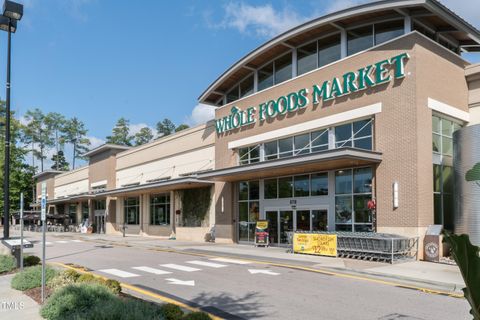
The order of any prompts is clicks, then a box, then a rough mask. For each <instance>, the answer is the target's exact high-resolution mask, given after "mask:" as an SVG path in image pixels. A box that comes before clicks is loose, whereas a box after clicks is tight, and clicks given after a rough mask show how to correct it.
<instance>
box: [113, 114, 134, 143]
mask: <svg viewBox="0 0 480 320" xmlns="http://www.w3.org/2000/svg"><path fill="white" fill-rule="evenodd" d="M129 124H130V122H129V121H128V120H127V119H125V118H123V117H122V118H120V119H118V121H117V123H116V124H115V127H114V128H113V129H112V135H111V136H108V137H107V143H112V144H118V145H122V146H131V145H132V139H133V137H132V136H131V135H130V128H129Z"/></svg>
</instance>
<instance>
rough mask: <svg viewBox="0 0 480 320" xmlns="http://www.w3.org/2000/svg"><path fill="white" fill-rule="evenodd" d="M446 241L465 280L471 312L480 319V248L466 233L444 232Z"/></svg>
mask: <svg viewBox="0 0 480 320" xmlns="http://www.w3.org/2000/svg"><path fill="white" fill-rule="evenodd" d="M443 241H444V242H446V243H448V244H449V245H450V247H451V254H452V257H453V259H454V260H455V262H456V263H457V266H458V268H459V269H460V272H461V274H462V277H463V281H464V282H465V285H466V286H467V287H466V288H463V289H462V290H463V295H464V296H465V299H467V301H468V303H469V304H470V306H471V307H472V309H471V310H470V314H471V315H472V316H473V319H474V320H480V272H478V270H480V257H479V250H480V248H479V247H477V246H474V245H473V244H472V243H471V242H470V239H469V237H468V235H466V234H462V235H455V234H450V233H448V232H444V240H443Z"/></svg>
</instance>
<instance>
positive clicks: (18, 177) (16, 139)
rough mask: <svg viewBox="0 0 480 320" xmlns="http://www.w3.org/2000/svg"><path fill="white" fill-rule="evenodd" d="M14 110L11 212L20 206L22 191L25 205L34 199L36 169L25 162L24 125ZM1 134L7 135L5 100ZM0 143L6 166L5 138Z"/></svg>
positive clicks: (0, 205) (1, 105)
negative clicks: (33, 188) (33, 184)
mask: <svg viewBox="0 0 480 320" xmlns="http://www.w3.org/2000/svg"><path fill="white" fill-rule="evenodd" d="M14 115H15V114H14V112H12V114H11V121H10V137H11V145H10V212H11V213H12V212H14V211H17V210H18V209H19V206H20V193H23V194H24V197H25V201H24V203H25V207H28V204H30V203H32V201H33V200H34V196H33V190H32V188H31V187H32V183H33V175H34V174H35V170H34V168H33V167H32V166H30V165H28V164H27V163H26V162H25V158H26V156H27V155H28V153H29V150H28V149H26V148H23V146H22V144H21V143H20V142H22V139H21V138H22V134H23V132H24V128H23V126H22V125H21V124H20V121H18V120H17V119H16V118H15V117H14ZM0 123H1V124H2V125H1V126H0V135H1V136H2V137H4V136H5V125H4V124H5V101H2V100H0ZM1 140H2V141H1V143H0V167H1V168H3V167H4V163H5V143H4V139H1ZM3 173H4V172H3V169H2V170H1V172H0V193H1V194H3V193H4V189H3V180H4V175H3ZM0 208H3V196H2V197H0Z"/></svg>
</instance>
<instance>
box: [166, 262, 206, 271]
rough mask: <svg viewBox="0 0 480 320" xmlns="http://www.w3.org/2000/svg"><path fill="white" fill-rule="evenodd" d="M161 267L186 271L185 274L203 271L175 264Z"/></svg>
mask: <svg viewBox="0 0 480 320" xmlns="http://www.w3.org/2000/svg"><path fill="white" fill-rule="evenodd" d="M160 266H161V267H165V268H169V269H175V270H180V271H185V272H193V271H200V270H201V269H197V268H192V267H187V266H182V265H179V264H174V263H167V264H161V265H160Z"/></svg>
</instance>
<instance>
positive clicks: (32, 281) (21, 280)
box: [12, 266, 57, 291]
mask: <svg viewBox="0 0 480 320" xmlns="http://www.w3.org/2000/svg"><path fill="white" fill-rule="evenodd" d="M56 274H57V271H55V270H54V269H52V268H50V267H46V270H45V281H46V282H48V281H50V280H51V279H52V278H53V277H54V276H55V275H56ZM41 285H42V266H34V267H28V268H25V269H24V270H23V271H22V272H19V273H17V274H16V275H15V276H14V277H13V279H12V288H13V289H17V290H21V291H25V290H28V289H32V288H37V287H40V286H41Z"/></svg>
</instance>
